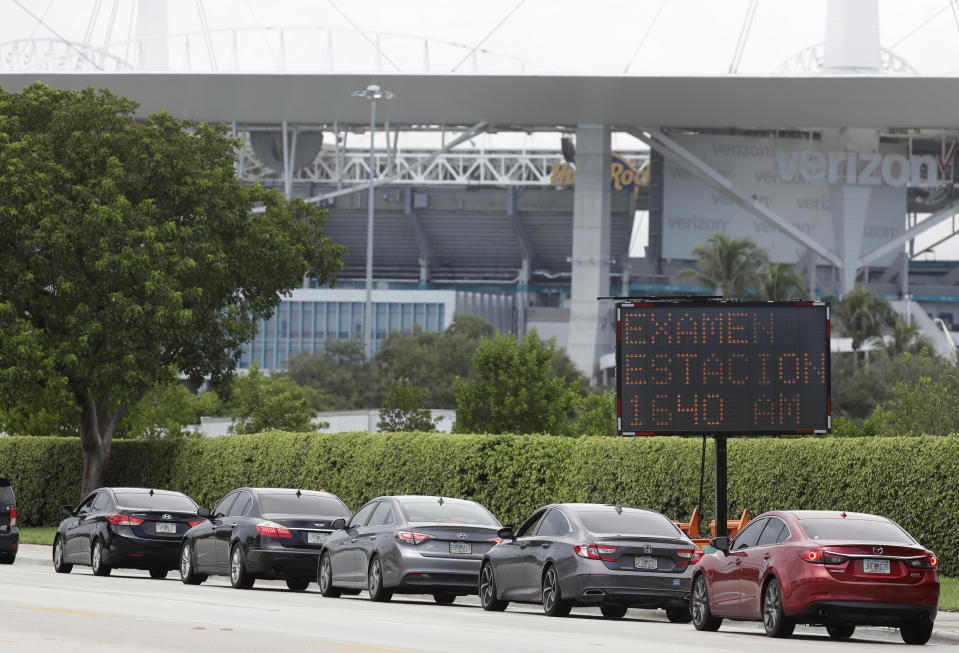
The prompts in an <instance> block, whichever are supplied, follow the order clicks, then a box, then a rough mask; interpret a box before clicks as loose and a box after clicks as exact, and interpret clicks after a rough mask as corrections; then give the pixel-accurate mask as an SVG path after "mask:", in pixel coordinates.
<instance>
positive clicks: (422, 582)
mask: <svg viewBox="0 0 959 653" xmlns="http://www.w3.org/2000/svg"><path fill="white" fill-rule="evenodd" d="M397 549H398V550H397ZM384 563H385V564H384V567H383V574H384V578H383V580H384V584H385V585H386V586H387V587H390V588H391V589H392V590H393V591H395V592H399V593H412V594H420V593H424V594H429V593H432V592H452V593H454V594H459V595H465V594H476V593H477V592H478V591H479V590H478V585H479V570H480V565H481V564H482V563H483V561H482V559H481V558H480V557H479V556H477V557H475V558H474V557H470V558H447V557H443V556H424V555H420V553H418V552H417V551H416V550H415V549H414V547H407V546H396V547H394V552H393V553H391V554H390V555H387V556H386V558H385V560H384Z"/></svg>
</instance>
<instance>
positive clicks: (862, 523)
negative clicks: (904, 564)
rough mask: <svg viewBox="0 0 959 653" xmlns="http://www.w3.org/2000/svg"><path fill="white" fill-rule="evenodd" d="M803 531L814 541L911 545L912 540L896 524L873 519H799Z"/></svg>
mask: <svg viewBox="0 0 959 653" xmlns="http://www.w3.org/2000/svg"><path fill="white" fill-rule="evenodd" d="M799 523H800V524H802V527H803V530H804V531H806V534H807V535H808V536H809V537H810V538H812V539H814V540H854V541H863V542H895V543H897V544H912V543H913V542H912V540H911V539H910V538H909V536H908V535H906V533H905V532H903V530H902V529H901V528H899V526H897V525H896V524H893V523H892V522H888V521H877V520H875V519H851V518H846V519H824V518H818V517H817V518H812V519H800V520H799Z"/></svg>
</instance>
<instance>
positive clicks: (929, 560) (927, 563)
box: [906, 554, 939, 569]
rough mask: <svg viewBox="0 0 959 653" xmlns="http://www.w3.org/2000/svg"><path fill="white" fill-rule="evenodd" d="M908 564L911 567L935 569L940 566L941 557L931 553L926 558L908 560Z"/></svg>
mask: <svg viewBox="0 0 959 653" xmlns="http://www.w3.org/2000/svg"><path fill="white" fill-rule="evenodd" d="M906 564H907V565H909V566H910V567H915V568H916V569H935V568H936V567H937V566H939V558H937V557H936V556H934V555H932V554H929V555H927V556H925V557H924V558H917V559H915V560H906Z"/></svg>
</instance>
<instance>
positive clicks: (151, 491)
mask: <svg viewBox="0 0 959 653" xmlns="http://www.w3.org/2000/svg"><path fill="white" fill-rule="evenodd" d="M150 496H151V497H152V496H153V488H152V487H151V488H150Z"/></svg>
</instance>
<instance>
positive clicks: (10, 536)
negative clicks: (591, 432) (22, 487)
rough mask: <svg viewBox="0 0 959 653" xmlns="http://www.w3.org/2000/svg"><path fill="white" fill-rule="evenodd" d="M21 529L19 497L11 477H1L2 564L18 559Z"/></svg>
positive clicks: (0, 545) (0, 523)
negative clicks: (15, 492) (18, 519)
mask: <svg viewBox="0 0 959 653" xmlns="http://www.w3.org/2000/svg"><path fill="white" fill-rule="evenodd" d="M19 543H20V530H19V529H18V528H17V498H16V497H15V496H14V495H13V486H12V485H11V484H10V479H6V478H0V565H12V564H13V561H14V560H16V559H17V546H18V545H19Z"/></svg>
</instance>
